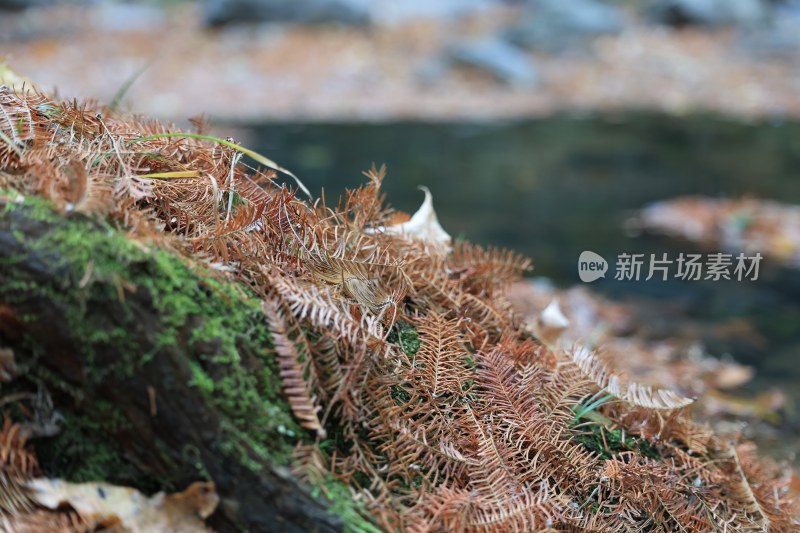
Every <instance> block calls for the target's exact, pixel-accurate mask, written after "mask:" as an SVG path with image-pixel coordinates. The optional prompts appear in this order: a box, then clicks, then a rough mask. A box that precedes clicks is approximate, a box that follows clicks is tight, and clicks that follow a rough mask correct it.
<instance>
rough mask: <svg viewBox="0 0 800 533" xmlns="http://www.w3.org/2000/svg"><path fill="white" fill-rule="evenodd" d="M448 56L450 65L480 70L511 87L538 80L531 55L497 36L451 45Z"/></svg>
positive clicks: (534, 82)
mask: <svg viewBox="0 0 800 533" xmlns="http://www.w3.org/2000/svg"><path fill="white" fill-rule="evenodd" d="M447 57H448V59H449V61H450V63H451V64H453V65H457V66H465V67H470V68H474V69H477V70H480V71H483V72H485V73H487V74H489V75H490V76H492V77H493V78H495V79H496V80H498V81H500V82H502V83H504V84H506V85H510V86H513V87H525V88H530V87H535V86H536V85H537V83H538V81H539V75H538V73H537V71H536V68H535V67H534V65H533V61H532V59H531V58H529V57H528V56H527V55H526V54H525V53H524V52H522V51H521V50H520V49H519V48H517V47H515V46H512V45H510V44H508V43H506V42H504V41H502V40H500V39H492V38H487V39H481V40H475V41H467V42H463V43H459V44H457V45H454V46H452V47H450V49H449V50H448V54H447Z"/></svg>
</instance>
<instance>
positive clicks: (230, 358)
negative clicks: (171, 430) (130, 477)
mask: <svg viewBox="0 0 800 533" xmlns="http://www.w3.org/2000/svg"><path fill="white" fill-rule="evenodd" d="M4 209H5V211H6V212H8V211H11V210H15V209H24V210H25V218H27V219H30V220H37V221H43V222H46V223H48V224H49V227H50V229H49V230H48V231H47V232H46V233H44V234H43V235H41V236H39V238H38V239H37V240H36V241H35V242H32V243H28V245H29V246H30V247H31V248H32V253H33V254H35V256H36V259H37V260H38V261H41V262H42V263H44V264H48V265H49V266H48V268H50V269H51V270H55V271H60V272H63V274H64V275H63V279H61V280H60V282H59V283H60V284H61V286H60V287H57V286H55V285H57V284H56V283H54V284H53V285H54V286H46V287H45V286H38V285H37V284H36V283H35V282H34V281H33V280H32V279H31V278H30V277H26V275H25V273H24V271H23V270H22V269H14V268H13V265H7V266H6V267H5V268H4V274H6V275H7V278H8V280H7V283H4V285H3V287H1V288H0V296H2V298H3V300H4V301H6V302H8V303H11V304H14V303H22V302H24V301H31V300H35V299H37V298H44V299H48V300H50V301H52V302H54V303H55V304H57V305H58V306H59V307H61V308H62V309H65V310H68V314H67V316H66V322H67V323H66V324H65V325H64V327H65V328H67V329H68V330H69V331H70V332H71V333H70V334H71V335H73V336H74V337H75V338H77V339H80V343H79V346H80V350H81V354H80V355H81V356H82V357H83V358H84V360H85V361H86V367H87V368H88V369H89V370H90V375H88V376H87V381H88V386H89V387H93V386H95V385H99V384H100V383H101V382H102V380H103V379H105V378H106V377H108V376H109V375H113V376H115V377H117V378H125V377H127V376H131V375H133V374H134V373H135V372H136V371H137V370H138V369H140V368H141V367H142V366H143V365H145V364H147V363H148V362H149V361H151V360H152V358H153V357H154V356H155V355H156V354H157V353H158V351H159V349H160V348H162V347H165V346H168V345H173V344H175V343H177V342H179V341H180V340H181V339H186V337H187V336H188V337H189V343H188V346H187V347H186V348H187V350H186V351H187V354H188V353H195V354H198V355H197V358H196V359H195V360H191V361H190V362H189V364H190V368H191V371H192V380H191V381H190V385H191V386H193V387H197V389H198V390H199V391H200V393H201V394H202V395H203V397H204V398H205V399H206V400H207V401H208V402H209V403H210V404H211V405H213V406H214V407H217V408H218V409H219V410H220V411H221V412H222V413H223V414H224V415H225V416H226V417H227V418H228V419H229V420H231V421H232V422H233V425H234V428H232V429H231V431H227V432H226V433H225V438H224V439H221V440H222V442H221V444H220V447H221V450H222V451H223V453H231V454H232V455H235V456H236V457H242V455H241V453H239V451H238V450H241V449H243V448H247V449H254V450H261V451H263V455H269V456H270V458H271V459H272V460H273V461H276V462H280V463H286V462H288V460H289V457H290V450H291V447H292V445H293V444H294V443H295V442H296V440H297V438H298V437H299V436H302V435H304V432H303V431H302V430H301V429H300V427H299V426H298V425H297V423H296V422H295V421H294V420H293V418H292V416H291V411H290V409H289V406H288V403H287V402H286V401H285V400H284V399H283V397H282V395H281V384H280V379H279V377H278V375H279V374H278V369H277V364H276V362H275V360H274V354H273V352H272V351H271V340H270V336H269V330H268V326H267V324H266V323H265V321H264V319H263V315H262V313H261V309H260V304H259V301H258V300H257V299H256V298H254V297H252V296H249V295H247V294H246V291H244V290H243V289H242V288H241V287H237V286H235V285H233V284H231V283H227V282H225V281H222V280H218V279H216V278H214V277H213V274H212V273H209V272H204V271H203V272H199V273H198V272H194V271H193V270H192V269H191V268H190V267H189V266H187V264H186V263H185V262H184V260H182V259H181V258H180V257H178V256H175V255H173V254H170V253H168V252H166V251H163V250H158V249H152V250H148V249H145V248H144V247H143V246H142V245H141V244H135V243H133V242H131V241H130V240H129V239H128V238H127V237H126V235H125V234H124V233H123V232H121V231H118V230H116V229H114V228H113V227H111V226H110V225H109V224H107V223H104V222H98V221H94V220H90V219H87V218H85V217H81V216H66V217H65V216H62V215H61V214H58V213H56V212H55V211H53V210H52V209H51V208H50V207H49V205H48V204H47V202H45V201H43V200H41V199H38V198H27V199H26V200H25V202H24V203H23V204H14V203H8V204H6V205H5V208H4ZM12 236H14V238H16V239H24V238H25V236H24V235H23V234H22V233H21V232H20V231H17V230H16V229H15V231H13V232H12ZM7 259H8V258H7ZM16 259H20V260H22V259H30V258H23V257H19V258H16ZM18 270H19V271H18ZM139 291H146V293H147V294H148V295H149V297H150V299H151V301H152V305H153V307H154V308H155V309H156V310H157V311H158V315H159V317H160V319H161V320H160V322H159V323H158V328H157V329H158V331H154V332H148V333H147V334H152V335H153V338H149V339H147V341H148V342H141V341H140V339H139V338H137V337H136V335H131V334H129V333H128V332H129V331H130V330H133V329H134V327H135V326H136V325H137V324H136V321H137V320H141V317H136V316H133V315H132V312H131V311H130V310H129V309H128V308H127V307H125V306H119V307H118V309H119V310H120V311H119V316H107V314H106V311H99V309H106V307H104V306H102V305H95V304H101V303H102V302H104V301H108V300H109V299H110V298H111V299H113V298H123V299H124V298H125V297H130V295H131V294H133V293H134V292H136V293H138V292H139ZM96 309H97V310H96ZM26 318H27V319H28V320H31V321H35V320H38V319H39V317H38V316H35V315H34V316H28V317H26ZM27 344H28V346H29V348H30V352H31V353H34V354H35V353H37V352H38V351H39V347H38V345H37V342H36V339H27ZM109 346H113V347H114V348H115V350H116V351H117V352H119V353H121V354H122V357H121V358H120V360H118V361H115V362H114V363H113V364H105V365H101V364H100V362H99V361H98V358H97V355H96V354H98V353H100V352H101V351H103V349H104V348H107V347H109ZM144 346H148V347H149V348H147V349H145V348H144ZM242 350H244V351H246V352H247V353H248V354H255V359H256V361H255V364H256V366H255V367H253V364H254V363H253V361H252V360H253V357H252V356H251V357H250V360H251V361H250V366H249V367H248V366H245V363H244V362H243V357H242V355H241V353H242ZM31 366H32V367H33V368H34V369H35V371H37V372H38V370H39V369H38V367H35V365H33V364H31ZM42 377H43V378H45V379H48V378H52V377H53V375H52V373H50V375H48V376H42ZM61 386H62V387H63V388H65V389H67V388H70V386H69V385H68V384H63V383H62V384H61ZM103 429H104V430H109V428H108V427H104V428H103ZM259 455H261V453H259ZM98 464H105V463H103V462H98ZM99 469H100V467H98V471H97V472H96V473H97V474H98V475H99V474H101V473H102V472H101V471H99ZM108 474H112V473H111V472H108Z"/></svg>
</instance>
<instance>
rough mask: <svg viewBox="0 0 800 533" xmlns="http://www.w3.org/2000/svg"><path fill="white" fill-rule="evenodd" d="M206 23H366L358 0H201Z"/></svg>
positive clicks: (367, 16) (367, 14) (365, 11)
mask: <svg viewBox="0 0 800 533" xmlns="http://www.w3.org/2000/svg"><path fill="white" fill-rule="evenodd" d="M202 10H203V20H204V22H205V23H206V25H208V26H224V25H226V24H232V23H243V22H291V23H297V24H343V25H348V26H363V25H366V24H368V23H369V22H370V11H369V9H368V3H367V2H366V1H362V0H204V1H203V4H202Z"/></svg>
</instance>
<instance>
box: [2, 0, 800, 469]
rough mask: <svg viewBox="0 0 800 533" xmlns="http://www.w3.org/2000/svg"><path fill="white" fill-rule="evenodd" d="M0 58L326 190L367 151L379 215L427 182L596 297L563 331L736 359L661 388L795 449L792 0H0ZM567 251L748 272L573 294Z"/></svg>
mask: <svg viewBox="0 0 800 533" xmlns="http://www.w3.org/2000/svg"><path fill="white" fill-rule="evenodd" d="M0 56H5V59H6V61H7V64H8V65H9V66H10V67H11V68H12V69H13V70H14V71H16V72H17V73H18V74H21V75H24V76H26V77H28V78H30V79H31V80H34V81H35V82H36V83H37V84H38V86H39V87H41V88H42V89H44V90H46V91H50V90H57V92H58V94H59V95H60V96H61V97H64V98H81V99H83V98H87V97H89V98H96V99H98V100H100V101H102V102H106V103H110V102H116V103H119V104H120V105H121V107H122V108H123V109H125V110H130V111H134V112H136V113H142V114H144V115H148V116H151V117H156V118H159V119H162V120H165V121H173V122H175V123H176V124H177V125H178V126H182V127H188V126H189V119H190V118H191V117H196V116H198V115H200V114H201V113H202V114H204V115H205V116H206V117H208V118H209V120H210V122H211V130H212V132H213V133H215V134H217V135H223V136H225V135H231V136H233V137H234V138H235V139H236V140H237V141H238V142H240V143H242V144H244V145H245V146H247V147H249V148H252V149H255V150H256V151H259V152H261V153H263V154H265V155H267V156H268V157H270V158H272V159H274V160H276V161H277V162H279V163H280V164H281V165H283V166H285V167H287V168H290V169H291V170H292V171H294V172H295V173H296V174H298V175H299V176H300V177H301V179H302V180H303V181H304V182H305V183H306V185H307V186H308V187H309V188H310V189H311V190H312V191H314V192H315V193H318V192H319V191H320V190H322V189H323V188H324V190H325V194H326V197H327V198H328V199H331V198H335V197H337V196H338V195H339V194H340V193H341V192H342V191H343V190H344V189H345V188H346V187H355V186H357V185H359V184H360V183H362V181H363V177H362V175H361V172H362V171H363V170H365V169H367V168H369V166H370V165H371V164H372V163H373V162H375V163H377V164H382V163H385V164H387V166H388V170H389V172H388V178H387V180H386V182H385V186H384V187H385V191H386V192H387V194H388V201H389V202H390V203H391V204H392V205H394V206H395V207H397V208H399V209H401V210H404V211H407V212H413V211H414V210H415V209H416V207H417V206H418V205H419V203H420V202H421V201H422V194H421V193H420V192H419V191H418V190H417V189H416V187H417V186H418V185H427V186H428V187H429V188H430V189H431V191H432V192H433V195H434V199H435V206H436V210H437V213H438V215H439V219H440V221H441V222H442V225H443V226H444V227H445V229H447V230H448V231H449V232H450V233H451V234H452V235H453V236H454V237H457V236H459V237H466V238H468V239H470V240H472V241H476V242H478V243H482V244H494V245H502V246H507V247H510V248H513V249H515V250H517V251H519V252H521V253H523V254H526V255H529V256H531V257H532V258H533V259H534V263H535V270H534V273H533V275H534V276H536V277H537V279H536V280H535V281H532V282H529V283H527V284H526V285H525V286H524V287H523V286H519V287H517V288H516V289H515V291H516V292H515V294H516V295H517V296H518V297H519V298H520V299H521V300H522V302H521V303H520V307H521V308H522V309H523V310H524V311H525V312H527V313H530V315H531V316H532V317H534V318H535V317H536V316H537V313H539V312H540V311H541V308H542V307H543V305H546V304H547V301H549V299H550V298H551V297H554V296H555V297H560V298H561V299H562V304H563V305H562V306H564V307H569V306H570V305H571V306H573V308H572V309H565V313H566V314H567V316H568V318H570V319H571V320H572V321H573V322H575V317H576V316H585V315H586V314H587V313H589V310H592V309H595V310H596V309H597V308H598V307H599V308H603V309H611V308H612V307H613V309H615V310H617V311H619V313H622V314H623V315H624V316H625V317H627V318H626V319H625V320H622V321H620V320H619V316H618V315H619V313H618V314H617V315H614V316H613V317H610V316H608V315H605V314H604V313H603V311H602V310H601V311H598V312H596V313H595V315H596V316H595V318H594V322H593V323H592V325H591V327H590V328H589V329H587V330H585V331H583V334H584V335H591V334H595V333H597V332H600V331H602V332H606V334H607V336H610V337H614V338H616V339H623V340H626V341H629V340H631V339H637V340H641V341H642V342H643V343H645V345H646V346H649V348H648V350H649V352H650V353H655V350H656V347H658V349H661V348H663V346H664V345H665V343H666V344H668V345H669V347H670V350H671V351H669V353H668V354H667V355H665V356H664V357H662V358H661V363H662V364H663V365H665V366H667V367H668V366H669V365H673V366H675V368H677V365H678V364H679V363H680V364H683V365H689V364H696V365H701V364H706V365H708V364H710V363H709V361H718V362H722V363H725V364H727V365H728V366H727V367H725V368H729V369H730V368H739V369H740V374H738V375H737V374H735V372H734V374H731V376H734V377H730V376H729V377H728V380H727V381H724V380H722V381H721V382H714V383H711V381H710V380H711V378H710V377H708V378H703V379H704V380H706V382H704V383H703V384H694V385H692V386H694V387H695V388H694V389H692V388H691V387H692V386H690V385H687V384H686V383H681V380H680V379H673V381H675V383H674V385H675V386H676V387H683V388H689V389H691V390H690V391H689V392H692V391H694V392H700V393H705V392H707V391H709V390H711V391H715V394H716V395H717V396H716V399H717V404H716V405H717V407H716V408H717V411H716V413H717V415H714V419H715V421H716V422H718V423H722V422H723V421H725V420H728V423H729V425H728V426H727V429H728V430H730V431H732V432H742V433H744V434H745V435H747V436H750V437H757V438H759V440H761V441H762V442H763V443H764V445H765V446H767V447H769V448H770V449H771V450H772V451H773V453H774V454H775V455H776V456H778V457H785V458H789V459H791V460H794V461H795V462H796V461H797V454H796V452H797V451H798V442H799V440H798V435H800V417H798V415H797V410H796V409H795V407H794V406H795V405H800V404H798V402H800V273H799V272H798V268H800V207H797V206H798V204H800V179H798V174H800V121H799V120H798V119H800V1H798V0H650V1H638V2H637V1H633V0H629V1H626V0H616V1H614V0H205V1H201V2H189V1H181V0H162V1H155V0H153V1H140V2H133V1H131V2H79V1H70V2H57V1H48V0H30V1H25V0H0ZM685 196H700V197H701V198H699V199H697V200H696V201H694V202H691V203H688V204H687V203H685V202H682V201H680V200H677V201H676V200H675V199H679V198H681V197H685ZM721 200H724V201H723V202H721ZM654 202H657V204H656V206H657V207H658V208H662V209H661V210H660V211H658V213H659V215H658V216H657V217H652V216H651V215H652V214H653V212H654V211H653V209H654V208H653V207H652V206H653V203H654ZM648 206H649V207H648ZM583 250H593V251H595V252H597V253H599V254H601V255H603V256H604V257H606V259H608V260H609V261H610V262H612V263H613V261H614V258H616V256H617V255H618V254H620V253H644V254H648V255H649V254H656V255H657V256H659V257H660V256H661V254H662V253H668V254H669V256H670V257H673V258H674V257H677V254H678V253H680V252H685V253H691V252H713V251H726V252H731V253H736V252H738V251H741V250H744V251H748V252H755V251H758V252H760V253H762V254H763V255H764V256H765V260H764V261H763V262H762V265H761V272H760V277H759V279H758V280H756V281H750V282H738V281H735V280H733V281H726V280H721V281H680V280H675V279H668V280H667V281H663V282H662V281H656V280H650V281H643V280H642V281H638V282H622V281H615V280H614V279H613V277H611V276H609V277H607V278H606V279H603V280H599V281H597V282H595V283H594V284H592V285H591V286H584V287H581V288H580V290H582V291H583V290H585V289H586V288H587V287H588V288H590V289H591V291H592V292H591V293H590V296H588V298H589V300H590V303H587V302H586V301H583V303H581V300H580V298H578V299H577V300H576V299H575V298H571V297H570V296H569V295H570V294H572V293H570V292H569V291H570V290H573V289H569V287H571V286H574V285H577V284H580V281H579V278H578V275H577V260H578V256H579V255H580V252H581V251H583ZM581 294H583V293H581ZM532 302H533V303H532ZM598 302H599V303H598ZM529 304H530V305H529ZM620 305H621V306H622V307H618V306H620ZM593 306H594V307H593ZM615 312H616V311H615ZM590 314H591V313H590ZM659 343H660V344H659ZM621 350H622V356H621V357H619V358H617V361H618V362H620V364H621V365H623V366H626V358H627V362H628V363H629V366H630V367H633V371H634V373H635V369H636V364H637V361H638V359H637V358H636V357H637V356H636V355H634V352H632V351H629V352H626V351H625V350H624V349H621ZM698 350H699V351H698ZM736 365H738V366H736ZM704 368H711V369H712V370H709V371H708V372H706V374H708V375H712V376H713V375H714V374H717V375H719V372H718V370H713V369H719V368H722V367H719V366H717V367H714V366H713V365H712V366H706V367H704ZM741 369H744V370H741ZM676 372H677V371H676ZM675 375H679V374H678V373H675ZM698 375H699V374H698ZM736 376H738V377H736ZM753 376H754V377H753ZM673 377H674V376H673ZM698 379H699V378H698ZM658 381H660V382H661V383H663V382H669V381H670V380H669V379H668V378H666V377H664V376H660V378H659V380H658ZM703 387H705V388H703ZM709 412H711V413H712V414H713V413H714V412H715V411H713V410H711V411H709Z"/></svg>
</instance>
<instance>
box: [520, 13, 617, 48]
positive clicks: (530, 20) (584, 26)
mask: <svg viewBox="0 0 800 533" xmlns="http://www.w3.org/2000/svg"><path fill="white" fill-rule="evenodd" d="M531 6H532V8H533V9H532V11H531V12H530V13H528V14H527V15H526V16H525V17H524V18H523V20H521V21H520V22H519V23H518V24H516V25H514V26H512V28H511V29H510V30H508V32H507V33H506V38H507V39H508V40H509V41H510V42H512V43H514V44H516V45H518V46H522V47H524V48H528V49H531V50H541V51H545V52H562V51H564V50H566V49H568V48H571V47H574V46H575V45H576V44H581V43H582V42H583V41H585V40H587V39H591V38H593V37H597V36H598V35H605V34H616V33H619V32H620V31H622V27H623V17H622V13H621V11H620V10H619V9H618V8H616V7H614V6H610V5H607V4H604V3H602V2H598V1H596V0H572V1H570V2H564V1H559V0H533V1H532V2H531Z"/></svg>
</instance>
